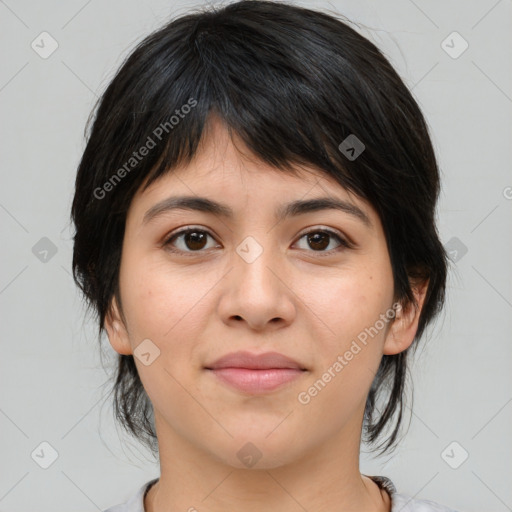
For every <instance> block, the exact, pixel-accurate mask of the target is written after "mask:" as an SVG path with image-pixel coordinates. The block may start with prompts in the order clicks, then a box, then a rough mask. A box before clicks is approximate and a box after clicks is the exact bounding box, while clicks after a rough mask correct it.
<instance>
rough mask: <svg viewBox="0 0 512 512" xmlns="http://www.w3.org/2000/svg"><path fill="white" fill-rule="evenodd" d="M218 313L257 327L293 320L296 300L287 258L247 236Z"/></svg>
mask: <svg viewBox="0 0 512 512" xmlns="http://www.w3.org/2000/svg"><path fill="white" fill-rule="evenodd" d="M222 286H223V289H222V297H221V300H220V302H219V314H220V316H221V318H222V319H223V321H224V322H225V323H227V324H234V323H236V322H245V323H246V324H247V326H248V327H250V328H251V329H253V330H256V331H262V330H269V329H271V330H274V329H279V328H282V327H284V326H286V325H289V324H290V323H291V322H293V319H294V317H295V314H296V300H297V297H296V295H295V294H294V292H293V290H292V287H293V283H291V277H290V273H289V272H287V270H286V262H285V261H284V258H282V257H281V258H280V257H279V255H278V254H277V252H276V251H275V250H271V249H267V248H265V247H263V245H262V244H260V243H259V242H257V241H256V240H255V239H254V238H252V237H248V238H247V239H246V240H245V241H244V242H242V243H241V244H240V245H239V246H238V247H237V251H236V254H234V255H233V268H232V269H231V271H230V272H229V273H228V274H227V275H226V276H225V278H224V279H223V283H222Z"/></svg>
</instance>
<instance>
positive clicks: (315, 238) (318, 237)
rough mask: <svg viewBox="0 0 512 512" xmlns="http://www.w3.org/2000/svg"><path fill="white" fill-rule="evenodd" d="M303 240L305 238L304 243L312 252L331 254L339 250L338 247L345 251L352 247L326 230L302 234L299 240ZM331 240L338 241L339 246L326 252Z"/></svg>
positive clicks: (335, 234)
mask: <svg viewBox="0 0 512 512" xmlns="http://www.w3.org/2000/svg"><path fill="white" fill-rule="evenodd" d="M303 238H306V243H307V244H308V245H309V247H311V248H312V249H313V250H314V252H324V253H332V252H337V251H338V250H340V248H339V246H341V247H343V248H345V249H349V248H351V247H352V245H351V244H350V243H349V242H348V241H347V240H345V239H344V238H342V237H341V236H340V235H339V234H338V233H336V232H335V231H332V230H330V229H327V228H322V229H318V228H317V229H314V230H311V231H308V232H307V233H304V234H303V235H302V236H301V237H300V239H299V240H302V239H303ZM332 238H334V239H336V240H337V241H338V244H339V246H338V248H334V249H333V248H331V249H329V250H327V251H326V250H325V249H326V248H327V247H329V245H331V241H332Z"/></svg>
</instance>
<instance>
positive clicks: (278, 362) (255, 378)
mask: <svg viewBox="0 0 512 512" xmlns="http://www.w3.org/2000/svg"><path fill="white" fill-rule="evenodd" d="M206 369H207V370H210V371H211V372H212V373H213V374H214V375H215V376H216V377H218V378H219V379H221V380H222V381H223V382H225V383H226V384H228V385H230V386H232V387H234V388H236V389H238V390H240V391H245V392H247V393H264V392H266V391H272V390H274V389H277V388H279V387H280V386H282V385H284V384H286V383H288V382H291V381H293V380H295V379H297V378H298V377H300V376H301V375H302V374H303V372H304V370H305V368H303V367H302V366H301V365H300V364H299V363H297V362H296V361H294V360H293V359H290V358H288V357H286V356H284V355H283V354H279V353H278V352H266V353H264V354H251V353H250V352H234V353H232V354H228V355H226V356H224V357H221V358H220V359H218V360H217V361H215V363H213V364H211V365H210V366H208V367H206Z"/></svg>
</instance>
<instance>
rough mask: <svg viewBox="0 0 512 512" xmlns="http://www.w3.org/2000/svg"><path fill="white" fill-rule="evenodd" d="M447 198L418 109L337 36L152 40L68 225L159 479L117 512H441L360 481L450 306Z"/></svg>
mask: <svg viewBox="0 0 512 512" xmlns="http://www.w3.org/2000/svg"><path fill="white" fill-rule="evenodd" d="M439 188H440V183H439V173H438V167H437V163H436V158H435V155H434V151H433V148H432V144H431V141H430V138H429V133H428V129H427V126H426V123H425V120H424V118H423V115H422V113H421V112H420V110H419V107H418V105H417V104H416V102H415V100H414V99H413V98H412V96H411V94H410V93H409V91H408V90H407V88H406V86H405V85H404V83H403V82H402V80H401V79H400V78H399V76H398V75H397V73H396V72H395V71H394V69H393V68H392V67H391V65H390V64H389V62H388V61H387V60H386V58H385V57H384V56H383V55H382V54H381V52H380V51H379V50H378V49H377V48H376V47H375V46H374V45H373V44H372V43H371V42H369V41H368V40H367V39H365V38H364V37H362V36H361V35H359V34H358V33H357V32H356V31H354V30H353V29H352V28H350V27H349V26H348V25H347V24H345V23H343V22H342V21H340V20H338V19H336V18H335V17H333V16H330V15H327V14H324V13H321V12H316V11H313V10H309V9H305V8H301V7H297V6H293V5H288V4H285V3H281V2H280V3H273V2H266V1H240V2H236V3H232V4H230V5H227V6H225V7H223V8H217V9H210V10H207V11H204V12H195V13H191V14H188V15H185V16H182V17H180V18H178V19H175V20H174V21H172V22H170V23H168V24H167V25H166V26H164V27H163V28H161V29H160V30H158V31H156V32H155V33H153V34H151V35H150V36H149V37H147V38H146V39H145V40H144V41H143V42H142V43H141V44H140V45H139V46H138V47H137V48H136V49H135V50H134V51H133V53H132V54H131V55H130V56H129V57H128V59H127V60H126V62H125V63H124V64H123V65H122V67H121V69H120V70H119V72H118V73H117V75H116V76H115V78H114V79H113V80H112V82H111V83H110V85H109V86H108V88H107V90H106V92H105V93H104V95H103V96H102V98H101V100H100V102H99V105H98V108H97V111H96V115H95V118H94V122H93V125H92V129H91V131H90V135H89V140H88V143H87V147H86V149H85V151H84V154H83V157H82V160H81V162H80V166H79V169H78V174H77V179H76V191H75V197H74V202H73V207H72V217H73V221H74V223H75V226H76V235H75V239H74V254H73V268H74V275H75V279H76V282H77V284H78V285H79V286H80V287H81V288H82V290H83V292H84V294H85V296H86V298H87V299H88V301H89V303H90V305H91V306H92V307H94V309H95V311H96V312H97V314H98V320H99V330H100V334H101V332H102V331H103V330H105V331H106V333H107V335H108V338H109V341H110V344H111V345H112V347H113V348H114V350H115V351H116V352H118V354H119V365H118V370H117V376H116V382H115V386H114V392H115V411H116V415H117V418H118V419H119V420H120V422H121V423H122V425H123V426H124V427H125V428H126V429H127V430H128V431H129V432H131V433H132V434H134V435H135V436H136V437H137V438H139V439H140V440H141V441H143V442H145V443H146V444H147V445H148V446H149V447H150V448H151V449H152V450H153V451H154V453H157V454H158V456H159V461H160V478H158V479H154V480H151V481H150V482H147V483H146V484H144V486H142V487H141V488H140V489H139V490H138V491H137V492H136V493H135V494H133V495H132V497H131V498H130V499H129V500H128V501H127V502H126V503H124V504H123V505H119V506H117V507H113V508H110V509H108V512H121V511H123V512H144V511H146V512H163V511H171V510H172V511H175V510H176V511H177V510H188V511H194V510H199V511H212V512H214V511H231V510H244V511H249V512H251V511H272V510H279V511H280V512H288V511H296V510H308V511H310V512H313V511H337V510H350V511H365V512H370V511H371V512H377V511H379V512H383V511H393V512H398V511H399V510H401V511H403V512H406V511H434V510H442V511H447V510H449V509H448V508H446V507H443V506H441V505H437V504H435V503H433V502H427V501H423V500H416V499H412V498H411V497H409V496H407V495H404V494H399V493H398V492H397V490H396V488H395V486H394V485H393V483H392V482H391V480H389V479H388V478H386V477H384V476H367V475H363V474H361V473H360V471H359V453H360V443H361V440H362V439H363V438H364V440H365V441H366V442H368V443H369V444H370V445H372V446H374V447H375V449H376V450H380V451H381V453H382V452H384V451H389V450H391V449H393V448H394V447H395V446H396V443H397V440H398V433H399V427H400V423H401V419H402V411H403V406H404V404H403V400H404V396H403V395H404V389H405V375H406V370H407V358H408V353H409V352H410V351H411V350H414V349H415V347H416V346H417V344H418V342H419V340H420V338H421V335H422V333H423V332H424V330H425V327H426V326H427V325H428V324H429V323H430V322H432V320H433V319H434V318H435V316H436V315H437V313H439V311H440V310H441V307H442V305H443V301H444V294H445V281H446V274H447V258H446V254H445V251H444V248H443V246H442V244H441V242H440V240H439V237H438V233H437V228H436V225H435V207H436V202H437V198H438V194H439Z"/></svg>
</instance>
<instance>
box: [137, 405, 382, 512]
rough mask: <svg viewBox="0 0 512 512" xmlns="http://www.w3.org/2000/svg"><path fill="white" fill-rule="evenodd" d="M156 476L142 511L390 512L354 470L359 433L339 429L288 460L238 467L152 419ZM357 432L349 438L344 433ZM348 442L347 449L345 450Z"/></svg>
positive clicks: (356, 468)
mask: <svg viewBox="0 0 512 512" xmlns="http://www.w3.org/2000/svg"><path fill="white" fill-rule="evenodd" d="M155 424H156V428H157V432H158V439H159V451H160V479H159V480H158V482H156V483H155V484H154V485H153V486H152V487H151V489H150V490H149V492H148V494H147V496H146V498H145V500H144V506H145V512H164V511H165V512H167V511H171V510H172V511H174V510H186V511H190V512H197V511H201V512H225V511H226V510H244V512H261V510H279V511H280V512H297V511H299V510H308V511H309V512H313V511H314V512H336V511H342V510H350V511H353V512H389V511H390V509H391V501H390V497H389V495H388V494H387V493H386V492H385V491H384V490H381V489H379V487H378V486H377V484H376V483H375V482H373V481H372V480H371V479H369V478H368V477H366V476H363V475H361V473H360V471H359V435H360V430H359V432H358V431H357V428H356V429H352V430H353V432H351V433H347V432H344V433H340V434H339V435H338V436H337V438H336V439H334V440H332V439H331V440H330V442H329V443H328V444H327V443H326V444H324V445H319V446H315V447H314V448H313V449H311V450H310V451H309V452H307V453H304V454H303V456H302V457H301V458H300V459H299V460H294V462H293V464H285V465H277V466H276V467H272V468H266V469H256V468H252V469H245V468H244V469H239V468H235V467H233V466H230V465H227V464H225V463H223V462H222V461H219V460H217V459H215V458H213V457H212V456H211V454H208V453H206V452H204V451H202V450H200V449H199V448H197V446H194V445H192V444H190V443H189V442H188V441H187V440H186V439H184V438H183V437H180V436H179V435H178V434H177V433H176V432H174V431H171V430H170V429H169V428H168V426H167V428H166V425H165V424H164V423H163V422H162V421H159V420H157V417H156V414H155ZM354 433H355V434H356V436H355V437H356V439H353V441H354V442H352V443H349V444H347V442H346V441H347V439H346V437H347V436H348V437H350V436H351V435H352V437H354V436H353V434H354ZM347 446H350V447H351V449H350V450H347Z"/></svg>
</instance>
